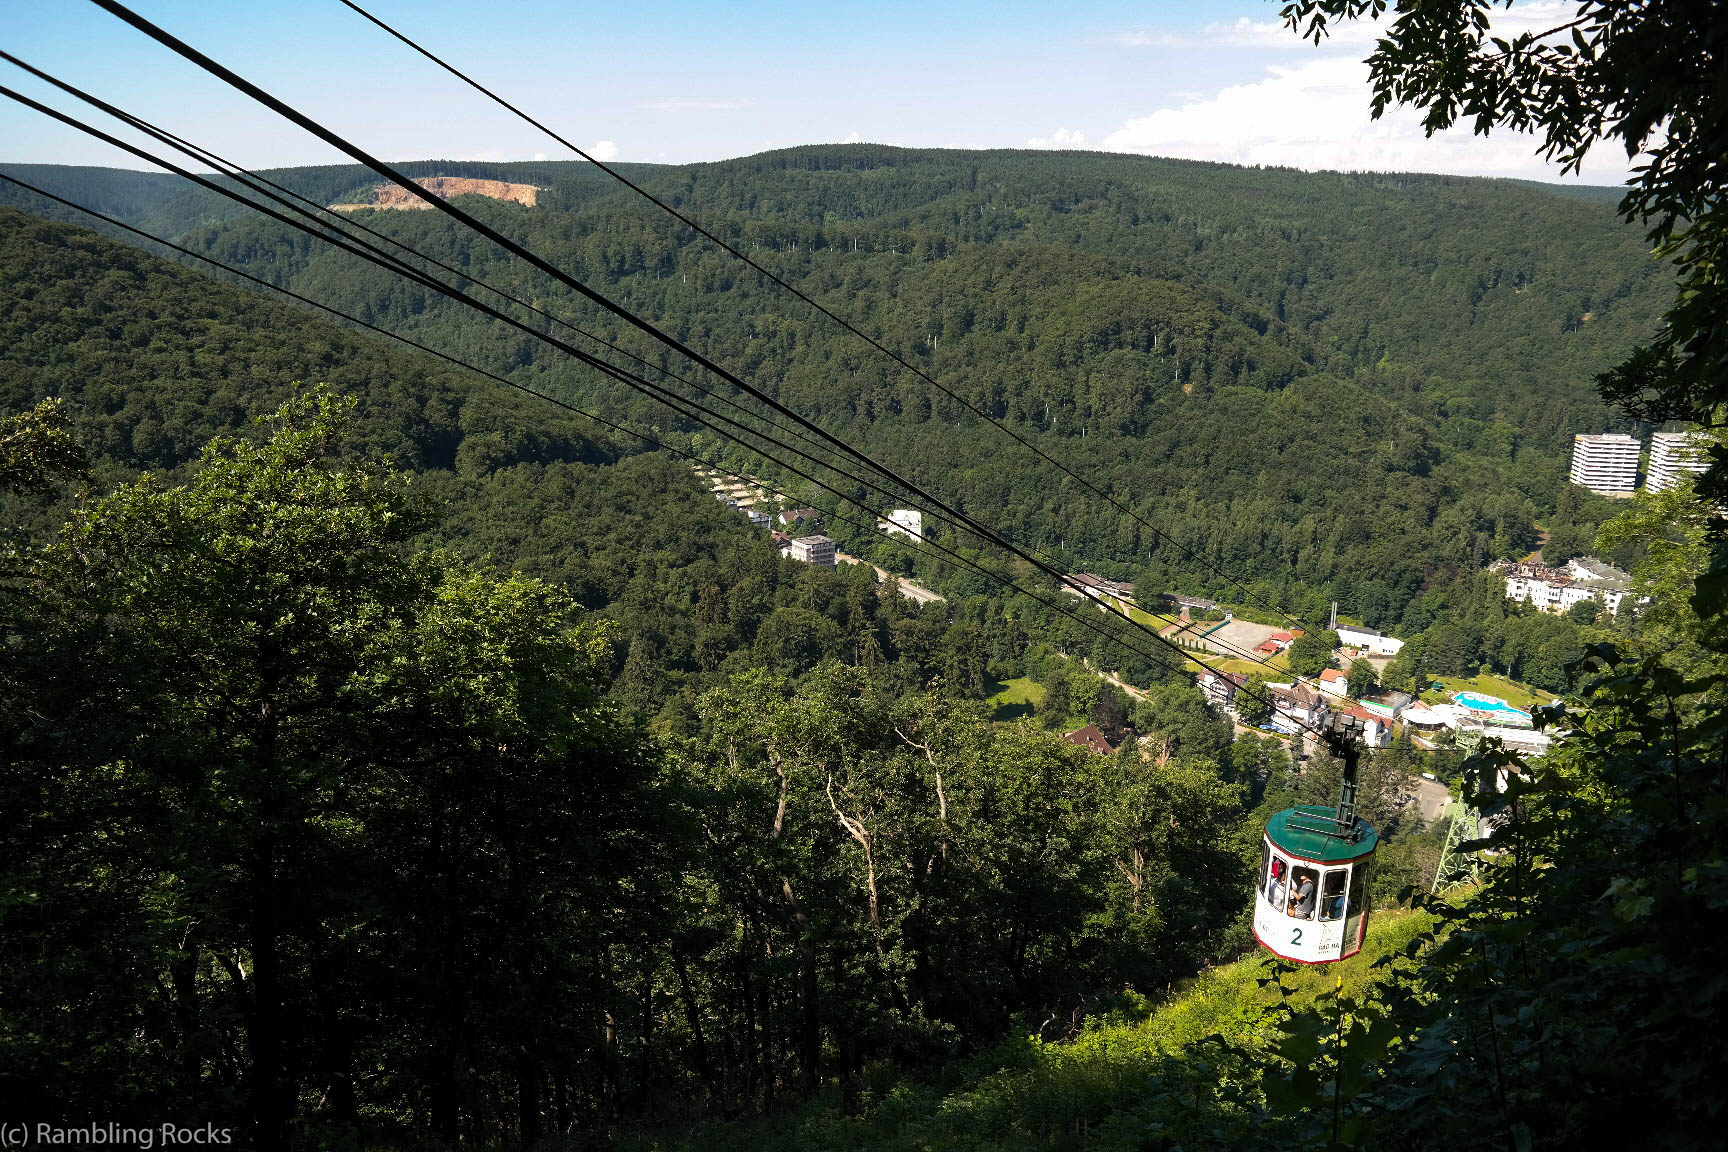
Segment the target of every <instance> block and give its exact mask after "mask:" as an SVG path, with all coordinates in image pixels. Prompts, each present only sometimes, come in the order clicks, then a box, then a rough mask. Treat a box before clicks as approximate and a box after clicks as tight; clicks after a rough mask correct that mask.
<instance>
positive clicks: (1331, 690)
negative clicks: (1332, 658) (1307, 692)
mask: <svg viewBox="0 0 1728 1152" xmlns="http://www.w3.org/2000/svg"><path fill="white" fill-rule="evenodd" d="M1319 688H1320V691H1322V692H1324V693H1326V695H1328V696H1340V697H1342V696H1348V695H1350V677H1348V676H1346V675H1345V674H1344V673H1342V672H1340V671H1338V669H1336V668H1328V669H1326V670H1325V671H1324V672H1322V673H1320V682H1319Z"/></svg>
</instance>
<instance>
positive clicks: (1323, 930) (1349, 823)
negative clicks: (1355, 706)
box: [1254, 716, 1380, 964]
mask: <svg viewBox="0 0 1728 1152" xmlns="http://www.w3.org/2000/svg"><path fill="white" fill-rule="evenodd" d="M1333 721H1334V722H1333V725H1332V726H1331V727H1330V728H1328V729H1327V731H1326V732H1324V733H1322V734H1321V739H1323V740H1324V741H1325V743H1326V746H1327V747H1328V748H1329V749H1330V750H1331V751H1332V753H1333V754H1334V755H1335V756H1337V757H1338V758H1339V759H1340V760H1342V761H1343V763H1344V780H1343V782H1342V783H1341V784H1340V785H1339V787H1338V804H1337V807H1335V808H1328V807H1326V806H1325V805H1324V804H1298V805H1297V806H1296V807H1294V808H1286V809H1284V810H1283V811H1282V812H1279V813H1276V814H1275V815H1274V816H1273V817H1272V818H1271V819H1270V820H1268V821H1266V832H1265V836H1264V838H1263V840H1262V843H1261V845H1260V872H1259V878H1258V880H1257V881H1256V883H1255V888H1254V938H1255V939H1257V940H1259V941H1260V944H1261V946H1263V947H1264V948H1265V949H1266V950H1267V951H1269V952H1272V953H1274V954H1276V955H1278V956H1282V957H1283V958H1284V959H1286V960H1295V961H1297V962H1298V963H1302V964H1329V963H1331V962H1333V961H1335V960H1343V959H1345V958H1347V957H1350V956H1354V955H1355V954H1356V953H1357V952H1359V951H1361V949H1362V940H1363V938H1364V937H1365V936H1366V935H1367V932H1368V869H1369V864H1370V862H1371V861H1372V860H1373V858H1374V850H1375V849H1376V848H1378V847H1379V846H1380V837H1379V835H1378V834H1377V833H1376V832H1375V831H1374V829H1373V828H1371V827H1369V825H1368V823H1367V821H1365V820H1363V819H1362V818H1361V817H1360V816H1358V815H1356V769H1357V764H1358V761H1359V757H1360V753H1361V745H1360V744H1359V743H1358V740H1357V738H1358V736H1359V735H1360V732H1361V725H1362V722H1361V721H1360V720H1359V719H1357V718H1355V717H1353V716H1334V717H1333Z"/></svg>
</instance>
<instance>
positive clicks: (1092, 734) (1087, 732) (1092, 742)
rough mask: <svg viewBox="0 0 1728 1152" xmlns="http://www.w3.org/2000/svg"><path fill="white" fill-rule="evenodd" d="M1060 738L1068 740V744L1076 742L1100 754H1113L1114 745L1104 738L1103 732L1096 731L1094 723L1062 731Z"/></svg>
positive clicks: (1114, 750)
mask: <svg viewBox="0 0 1728 1152" xmlns="http://www.w3.org/2000/svg"><path fill="white" fill-rule="evenodd" d="M1062 739H1064V740H1066V741H1068V743H1070V744H1078V745H1080V747H1082V748H1086V749H1089V750H1091V751H1093V752H1096V753H1098V755H1100V756H1110V755H1114V754H1115V752H1116V748H1115V746H1114V745H1112V744H1111V743H1110V741H1108V740H1106V739H1105V738H1104V733H1102V732H1100V731H1098V727H1097V725H1095V724H1088V725H1086V727H1084V728H1076V729H1074V731H1072V732H1064V733H1063V734H1062Z"/></svg>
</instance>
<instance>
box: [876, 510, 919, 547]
mask: <svg viewBox="0 0 1728 1152" xmlns="http://www.w3.org/2000/svg"><path fill="white" fill-rule="evenodd" d="M876 530H877V531H878V532H886V533H888V534H889V535H890V536H893V535H896V534H898V535H901V536H909V537H911V538H912V539H914V540H922V539H924V513H922V512H920V511H919V510H918V509H916V508H896V509H894V510H893V511H892V512H890V513H888V519H886V520H878V521H876Z"/></svg>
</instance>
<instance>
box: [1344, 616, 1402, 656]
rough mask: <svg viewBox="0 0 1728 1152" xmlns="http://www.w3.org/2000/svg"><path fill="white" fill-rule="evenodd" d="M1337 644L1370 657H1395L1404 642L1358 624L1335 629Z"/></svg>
mask: <svg viewBox="0 0 1728 1152" xmlns="http://www.w3.org/2000/svg"><path fill="white" fill-rule="evenodd" d="M1334 631H1336V632H1337V633H1338V643H1340V644H1342V645H1343V646H1344V647H1346V648H1359V649H1361V650H1362V651H1364V652H1366V653H1368V654H1369V655H1370V656H1396V655H1398V650H1399V649H1400V648H1402V647H1404V641H1402V640H1400V639H1398V638H1397V637H1395V636H1388V635H1386V634H1385V633H1384V632H1376V631H1375V630H1374V629H1372V628H1364V627H1362V626H1361V625H1360V624H1340V625H1338V627H1337V628H1336V629H1334Z"/></svg>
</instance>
